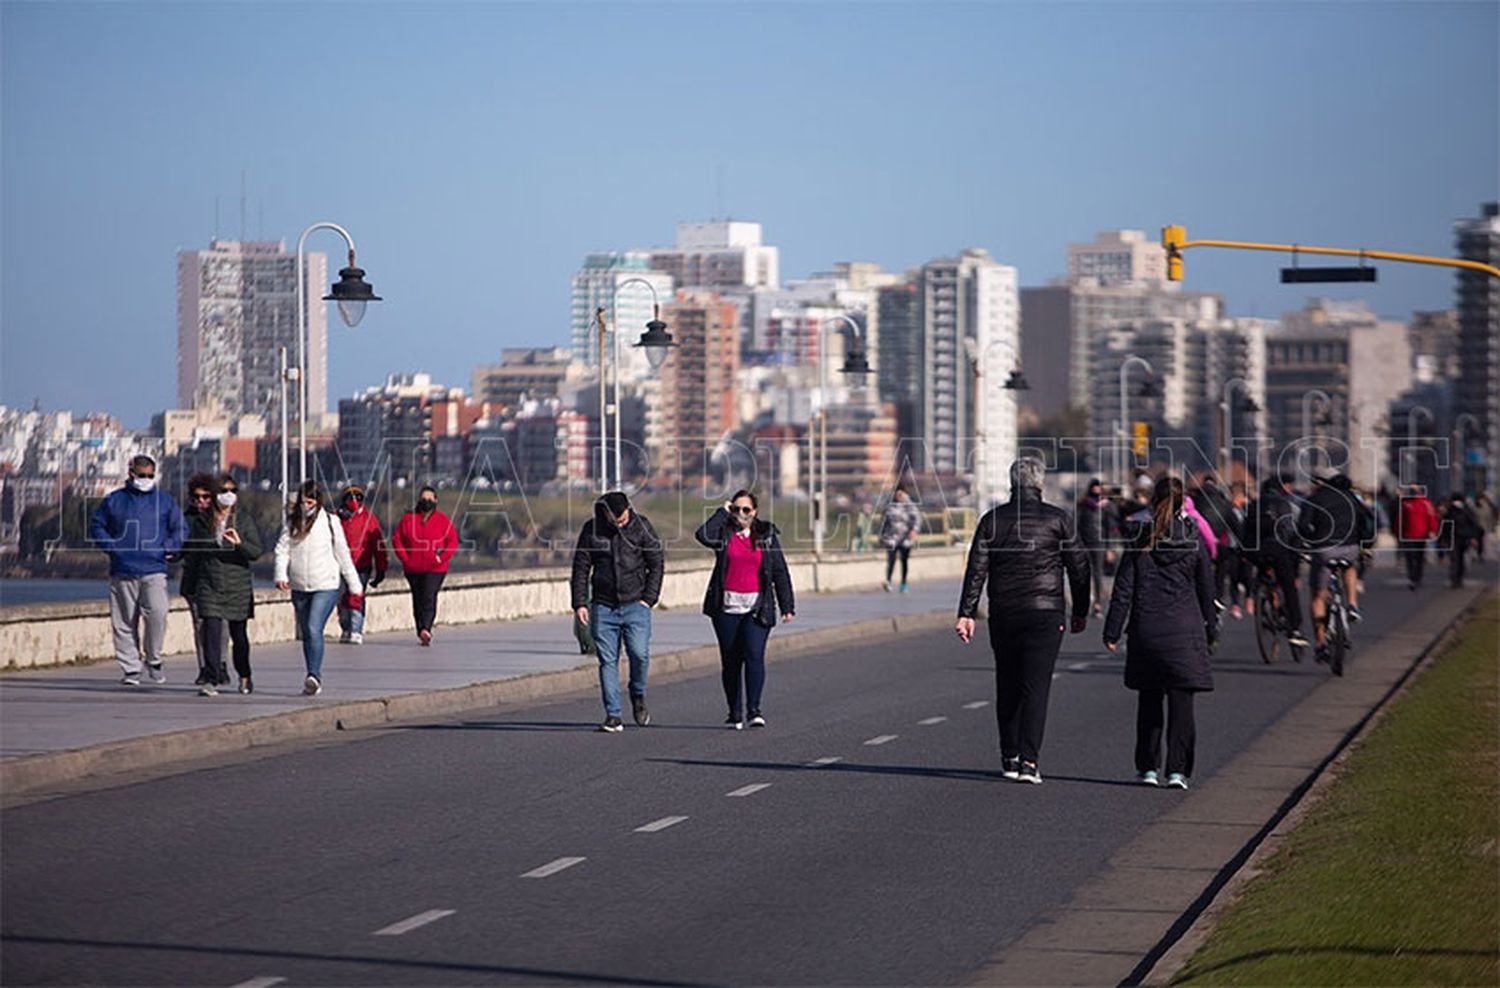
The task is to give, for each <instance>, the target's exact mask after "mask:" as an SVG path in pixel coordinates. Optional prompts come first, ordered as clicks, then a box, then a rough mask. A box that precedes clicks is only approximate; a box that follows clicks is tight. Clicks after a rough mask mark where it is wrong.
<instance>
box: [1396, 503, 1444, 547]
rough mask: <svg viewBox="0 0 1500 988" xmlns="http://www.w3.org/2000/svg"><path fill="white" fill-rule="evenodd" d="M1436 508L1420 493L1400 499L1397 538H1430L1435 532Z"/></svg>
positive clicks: (1436, 529) (1436, 527) (1436, 522)
mask: <svg viewBox="0 0 1500 988" xmlns="http://www.w3.org/2000/svg"><path fill="white" fill-rule="evenodd" d="M1437 531H1438V517H1437V509H1436V508H1434V507H1433V506H1432V502H1431V501H1429V500H1428V499H1427V498H1426V497H1423V496H1422V495H1420V494H1419V495H1417V496H1416V497H1404V498H1402V499H1401V517H1400V521H1399V528H1398V529H1397V532H1396V537H1397V538H1402V539H1430V538H1432V537H1433V536H1434V535H1436V534H1437Z"/></svg>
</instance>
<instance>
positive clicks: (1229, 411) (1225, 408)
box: [1219, 377, 1260, 483]
mask: <svg viewBox="0 0 1500 988" xmlns="http://www.w3.org/2000/svg"><path fill="white" fill-rule="evenodd" d="M1235 385H1239V386H1240V387H1242V388H1245V389H1248V388H1249V387H1250V382H1249V381H1247V380H1245V379H1244V378H1243V377H1231V378H1230V379H1229V380H1227V381H1225V382H1224V393H1223V396H1222V399H1221V400H1220V401H1219V411H1220V412H1221V413H1222V414H1223V416H1224V446H1223V448H1222V449H1221V450H1220V453H1221V455H1222V456H1223V466H1221V467H1220V468H1219V478H1220V479H1221V480H1222V481H1224V482H1225V483H1228V482H1229V473H1230V471H1231V470H1233V469H1234V398H1233V394H1234V387H1235ZM1245 409H1246V411H1258V410H1259V409H1260V406H1259V405H1256V404H1255V398H1254V397H1253V396H1251V395H1246V396H1245Z"/></svg>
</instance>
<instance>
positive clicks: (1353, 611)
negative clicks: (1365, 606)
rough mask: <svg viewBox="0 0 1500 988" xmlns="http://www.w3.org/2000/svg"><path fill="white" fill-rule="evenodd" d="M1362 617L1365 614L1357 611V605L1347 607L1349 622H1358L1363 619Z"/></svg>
mask: <svg viewBox="0 0 1500 988" xmlns="http://www.w3.org/2000/svg"><path fill="white" fill-rule="evenodd" d="M1364 619H1365V616H1364V615H1363V614H1361V613H1360V612H1359V608H1358V607H1351V608H1349V623H1350V624H1359V622H1361V621H1363V620H1364Z"/></svg>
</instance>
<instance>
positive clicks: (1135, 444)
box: [1130, 422, 1151, 456]
mask: <svg viewBox="0 0 1500 988" xmlns="http://www.w3.org/2000/svg"><path fill="white" fill-rule="evenodd" d="M1131 426H1132V428H1131V430H1130V451H1131V452H1132V453H1134V454H1135V455H1136V456H1145V455H1146V454H1147V453H1149V452H1151V425H1150V423H1148V422H1132V423H1131Z"/></svg>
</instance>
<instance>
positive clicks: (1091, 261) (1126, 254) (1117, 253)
mask: <svg viewBox="0 0 1500 988" xmlns="http://www.w3.org/2000/svg"><path fill="white" fill-rule="evenodd" d="M1084 278H1091V279H1093V281H1094V282H1095V283H1096V284H1098V285H1102V286H1104V287H1109V286H1110V285H1140V284H1147V283H1151V282H1165V281H1166V280H1167V251H1166V249H1165V248H1164V247H1162V245H1161V244H1159V243H1156V242H1155V241H1153V240H1148V239H1146V235H1145V234H1144V233H1142V232H1141V231H1140V230H1105V231H1103V232H1101V233H1098V234H1095V235H1094V242H1093V243H1091V244H1069V245H1068V280H1069V281H1070V282H1078V281H1081V280H1083V279H1084Z"/></svg>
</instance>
